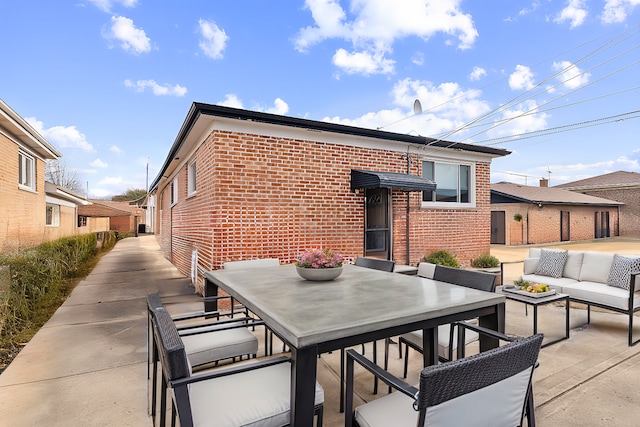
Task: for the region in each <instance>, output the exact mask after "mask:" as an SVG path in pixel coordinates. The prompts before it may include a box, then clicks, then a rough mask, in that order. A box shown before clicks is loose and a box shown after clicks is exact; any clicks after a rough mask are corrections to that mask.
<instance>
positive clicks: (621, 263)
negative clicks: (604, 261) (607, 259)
mask: <svg viewBox="0 0 640 427" xmlns="http://www.w3.org/2000/svg"><path fill="white" fill-rule="evenodd" d="M632 271H640V258H629V257H626V256H621V255H617V254H616V255H614V256H613V262H612V263H611V270H610V271H609V278H608V279H607V285H609V286H615V287H616V288H622V289H626V290H629V284H630V283H629V281H630V280H631V272H632Z"/></svg>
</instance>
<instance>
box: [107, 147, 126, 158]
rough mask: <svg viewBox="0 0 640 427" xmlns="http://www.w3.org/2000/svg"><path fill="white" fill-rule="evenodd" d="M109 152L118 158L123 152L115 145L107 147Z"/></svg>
mask: <svg viewBox="0 0 640 427" xmlns="http://www.w3.org/2000/svg"><path fill="white" fill-rule="evenodd" d="M109 151H112V152H114V153H116V154H117V155H118V156H120V155H122V154H123V153H124V151H122V149H121V148H120V147H118V146H117V145H112V146H111V147H109Z"/></svg>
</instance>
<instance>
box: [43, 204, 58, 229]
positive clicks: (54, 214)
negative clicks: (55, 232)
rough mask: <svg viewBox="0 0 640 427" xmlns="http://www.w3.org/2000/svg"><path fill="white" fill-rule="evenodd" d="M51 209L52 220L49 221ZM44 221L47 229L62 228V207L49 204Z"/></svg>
mask: <svg viewBox="0 0 640 427" xmlns="http://www.w3.org/2000/svg"><path fill="white" fill-rule="evenodd" d="M49 209H51V219H49ZM44 221H45V225H46V226H47V227H60V205H54V204H53V203H47V207H46V212H45V220H44Z"/></svg>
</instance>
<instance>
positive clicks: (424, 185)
mask: <svg viewBox="0 0 640 427" xmlns="http://www.w3.org/2000/svg"><path fill="white" fill-rule="evenodd" d="M363 188H395V189H398V190H402V191H433V190H435V189H436V184H435V182H433V181H431V180H430V179H427V178H423V177H421V176H418V175H410V174H406V173H396V172H373V171H363V170H357V169H351V190H356V189H363Z"/></svg>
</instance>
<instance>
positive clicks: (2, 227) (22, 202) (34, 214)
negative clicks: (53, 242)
mask: <svg viewBox="0 0 640 427" xmlns="http://www.w3.org/2000/svg"><path fill="white" fill-rule="evenodd" d="M35 159H36V191H35V192H32V191H27V190H22V189H20V188H19V187H18V145H17V144H16V143H15V142H13V141H11V140H10V139H8V138H6V137H5V136H4V135H3V134H1V133H0V253H2V252H7V251H10V250H14V249H21V248H28V247H32V246H36V245H39V244H40V243H42V242H44V241H45V240H46V235H45V212H46V199H45V192H44V161H42V160H41V159H39V158H37V157H36V158H35Z"/></svg>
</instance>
